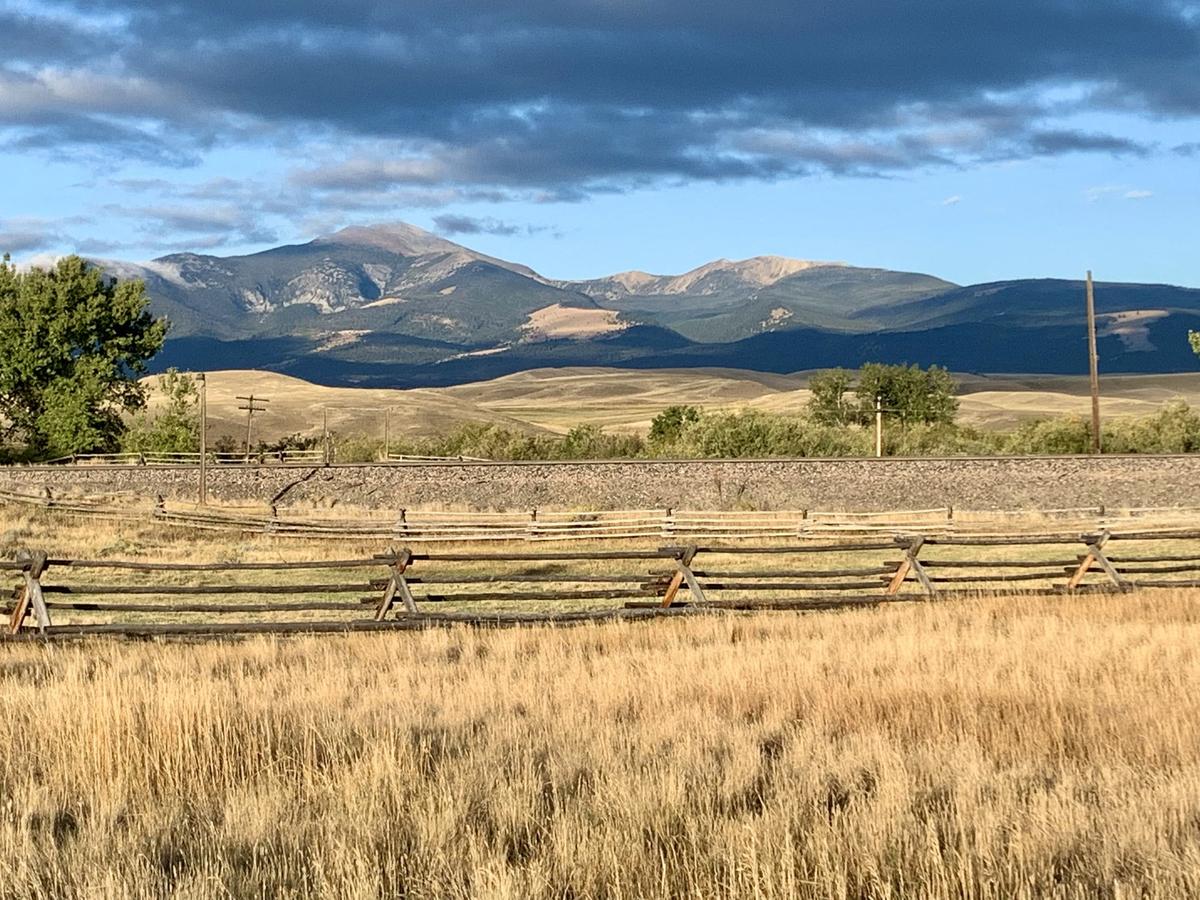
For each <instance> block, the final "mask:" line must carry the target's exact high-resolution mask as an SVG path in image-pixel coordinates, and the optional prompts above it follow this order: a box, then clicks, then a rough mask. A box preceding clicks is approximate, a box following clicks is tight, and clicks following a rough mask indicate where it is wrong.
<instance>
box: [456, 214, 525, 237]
mask: <svg viewBox="0 0 1200 900" xmlns="http://www.w3.org/2000/svg"><path fill="white" fill-rule="evenodd" d="M433 224H434V225H435V226H437V229H438V231H440V232H442V233H443V234H496V235H502V236H505V237H508V236H511V235H514V234H520V233H521V232H522V231H523V230H524V229H522V228H521V226H519V225H512V224H510V223H508V222H501V221H500V220H499V219H493V218H482V219H479V218H475V217H474V216H460V215H455V214H453V213H446V214H444V215H440V216H434V217H433Z"/></svg>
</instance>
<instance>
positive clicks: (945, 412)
mask: <svg viewBox="0 0 1200 900" xmlns="http://www.w3.org/2000/svg"><path fill="white" fill-rule="evenodd" d="M954 388H955V386H954V379H953V378H951V377H950V373H949V372H948V371H946V370H945V369H943V368H942V367H941V366H930V367H929V368H928V369H922V368H921V367H920V366H904V365H899V366H889V365H883V364H881V363H867V364H866V365H865V366H863V367H862V368H861V369H859V370H858V386H857V387H856V389H855V392H854V393H855V397H856V398H857V399H858V416H857V418H858V421H859V422H860V423H861V424H864V425H865V424H867V423H869V422H870V421H872V419H873V417H874V415H875V398H876V397H880V398H882V400H883V407H884V409H886V410H889V411H890V412H891V414H892V415H898V416H899V417H900V421H901V422H903V423H904V424H906V425H913V424H922V425H949V424H951V423H953V422H954V416H955V415H956V414H957V413H958V401H957V400H956V399H955V398H954Z"/></svg>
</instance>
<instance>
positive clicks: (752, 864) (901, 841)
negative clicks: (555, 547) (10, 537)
mask: <svg viewBox="0 0 1200 900" xmlns="http://www.w3.org/2000/svg"><path fill="white" fill-rule="evenodd" d="M1198 646H1200V596H1198V595H1197V594H1195V593H1171V594H1167V593H1163V594H1158V595H1150V596H1139V597H1137V598H1129V597H1125V598H1088V599H1068V600H1063V599H1055V600H1006V601H1000V600H996V601H979V602H976V603H956V604H949V603H946V604H924V605H914V606H907V607H904V608H891V609H881V610H873V611H858V612H852V613H836V614H823V615H812V616H804V617H799V616H793V615H779V616H775V617H769V616H763V615H760V616H752V617H751V616H744V617H724V618H713V619H704V620H687V621H664V622H658V623H651V624H640V625H620V624H615V625H605V626H598V627H597V626H591V627H583V628H578V629H525V630H520V631H515V632H477V631H468V630H453V631H439V632H429V633H422V634H416V635H389V636H361V635H360V636H355V637H348V638H324V639H311V638H310V639H300V640H292V641H284V640H267V639H257V640H249V641H245V642H243V643H235V644H203V645H180V644H142V645H129V644H117V643H105V642H94V643H86V644H77V645H69V646H66V645H54V646H45V647H43V646H32V645H24V646H8V647H0V797H2V798H3V799H2V800H0V841H2V844H3V846H4V848H5V850H4V852H3V854H0V897H4V898H10V897H11V898H18V897H20V898H25V897H41V896H54V897H87V898H91V897H165V896H173V897H194V898H206V897H260V896H263V897H266V896H271V897H274V896H294V897H310V896H311V897H364V898H365V897H397V896H412V897H431V898H441V897H546V898H549V897H630V898H633V897H838V898H851V897H854V898H863V897H872V898H874V897H878V898H884V897H922V898H927V897H928V898H942V897H946V898H950V897H994V898H1009V897H1079V898H1092V897H1113V898H1117V897H1135V896H1137V897H1157V898H1185V897H1194V896H1196V895H1197V893H1200V691H1198V690H1197V689H1198V688H1200V652H1198V651H1197V649H1196V648H1197V647H1198Z"/></svg>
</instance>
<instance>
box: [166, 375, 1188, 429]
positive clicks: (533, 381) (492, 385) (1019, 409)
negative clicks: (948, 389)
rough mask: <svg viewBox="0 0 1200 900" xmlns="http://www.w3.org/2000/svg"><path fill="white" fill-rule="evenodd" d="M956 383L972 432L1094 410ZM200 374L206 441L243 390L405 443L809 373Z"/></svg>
mask: <svg viewBox="0 0 1200 900" xmlns="http://www.w3.org/2000/svg"><path fill="white" fill-rule="evenodd" d="M956 378H957V379H958V381H959V383H960V385H961V390H962V396H961V397H960V400H961V412H960V418H961V420H962V421H963V422H965V423H967V424H971V425H981V426H985V427H994V428H1007V427H1012V426H1013V425H1015V424H1017V423H1019V422H1021V421H1025V420H1028V419H1032V418H1045V417H1050V416H1059V415H1063V414H1066V413H1076V414H1078V415H1087V414H1088V411H1089V409H1090V406H1089V403H1090V401H1089V399H1088V397H1089V395H1088V380H1087V378H1086V377H1071V376H1021V375H998V376H980V375H961V376H956ZM208 379H209V386H208V399H209V403H208V408H209V417H210V420H211V423H212V425H211V428H212V434H213V435H219V434H230V435H233V436H235V437H236V438H237V439H239V440H240V439H241V438H242V437H243V436H244V434H245V414H244V413H240V412H238V409H237V407H238V405H239V404H240V403H241V401H239V400H237V399H236V395H238V394H243V395H244V394H247V393H250V392H253V393H254V394H255V395H257V396H261V397H268V398H269V399H270V404H269V406H268V409H267V411H266V412H265V413H263V414H261V415H260V416H257V417H256V418H255V423H254V427H255V433H256V434H257V435H258V437H260V438H262V439H265V440H275V439H277V438H280V437H283V436H286V435H289V434H293V433H296V432H300V433H304V434H310V435H312V434H318V433H320V431H321V417H322V407H326V406H327V407H329V424H330V428H331V429H332V430H334V431H337V432H340V433H343V434H355V435H366V436H370V437H372V438H378V439H382V437H383V430H384V416H383V410H384V409H385V408H386V407H392V408H393V414H392V416H391V433H392V435H393V436H396V437H399V436H404V437H410V438H412V437H429V436H433V435H437V434H442V433H444V432H446V431H447V430H449V429H451V428H453V427H455V426H457V425H460V424H463V423H465V422H487V423H492V424H496V425H500V426H503V427H507V428H514V429H521V428H525V429H528V430H532V431H537V430H546V431H551V432H557V433H565V432H566V431H567V430H568V429H570V428H571V427H572V426H575V425H581V424H591V425H599V426H602V427H604V428H607V429H610V430H614V431H637V432H645V431H647V430H648V429H649V427H650V421H651V420H652V419H653V418H654V416H656V415H657V414H658V413H659V412H661V411H662V410H663V409H664V408H666V407H668V406H671V405H673V404H679V403H683V404H692V405H695V406H700V407H704V408H706V409H712V410H737V409H745V408H752V409H760V410H764V411H768V412H776V413H787V414H797V413H800V412H802V411H803V410H804V406H805V404H806V403H807V402H808V398H809V392H808V376H807V375H806V374H805V373H798V374H795V375H773V374H769V373H761V372H747V371H741V370H737V369H687V370H682V369H661V370H660V369H655V370H647V371H638V370H627V369H610V368H566V369H538V370H534V371H529V372H520V373H518V374H515V375H509V376H506V377H503V378H496V379H493V380H491V381H481V382H477V383H474V384H464V385H458V386H455V387H448V388H419V389H413V390H390V389H368V388H329V387H323V386H320V385H315V384H310V383H308V382H306V381H302V380H300V379H298V378H292V377H290V376H287V375H279V374H276V373H273V372H260V371H226V372H210V373H209V375H208ZM154 383H155V382H154V380H153V379H151V385H152V386H153V384H154ZM1102 389H1103V395H1104V396H1103V401H1102V411H1103V413H1104V415H1105V416H1106V417H1107V416H1116V415H1132V416H1142V415H1151V414H1153V413H1155V412H1157V411H1158V410H1159V409H1160V407H1161V406H1162V404H1163V403H1164V402H1166V401H1167V400H1170V399H1173V398H1183V399H1185V400H1187V401H1188V402H1189V403H1191V404H1193V405H1197V404H1200V375H1191V374H1184V375H1120V376H1106V377H1105V378H1104V381H1103V384H1102Z"/></svg>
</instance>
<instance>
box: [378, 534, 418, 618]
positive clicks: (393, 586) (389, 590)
mask: <svg viewBox="0 0 1200 900" xmlns="http://www.w3.org/2000/svg"><path fill="white" fill-rule="evenodd" d="M386 558H388V559H391V563H390V564H389V566H388V567H389V569H390V570H391V577H390V578H389V579H388V584H387V587H386V588H385V589H384V592H383V599H382V600H380V601H379V606H377V607H376V608H375V621H376V622H382V621H383V620H384V619H385V618H387V614H388V612H390V611H391V608H392V604H393V603H394V602H395V600H396V595H397V594H399V595H400V600H401V602H402V603H403V604H404V609H405V611H406V612H408V613H415V612H416V611H417V602H416V600H414V599H413V595H412V591H411V590H409V587H408V579H406V578H405V577H404V572H405V570H406V569H407V568H408V566H409V563H411V562H412V551H411V550H409V549H408V548H407V547H405V548H404V549H403V550H401V551H400V552H399V553H397V552H396V550H395V548H392V549H391V550H390V551H389V555H388V557H386Z"/></svg>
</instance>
